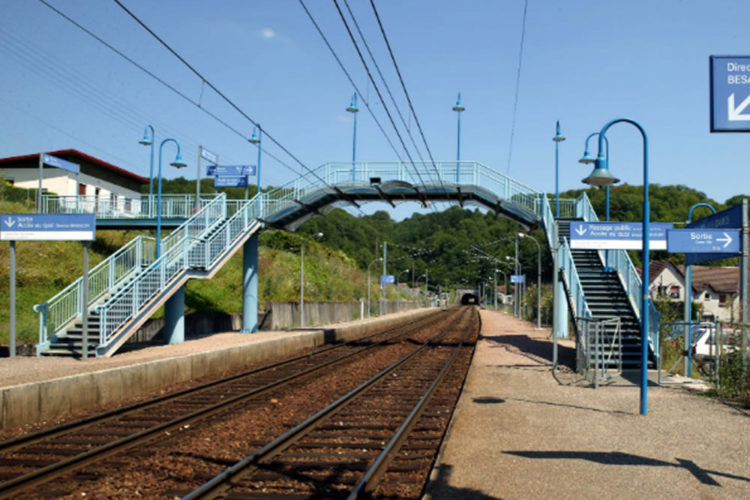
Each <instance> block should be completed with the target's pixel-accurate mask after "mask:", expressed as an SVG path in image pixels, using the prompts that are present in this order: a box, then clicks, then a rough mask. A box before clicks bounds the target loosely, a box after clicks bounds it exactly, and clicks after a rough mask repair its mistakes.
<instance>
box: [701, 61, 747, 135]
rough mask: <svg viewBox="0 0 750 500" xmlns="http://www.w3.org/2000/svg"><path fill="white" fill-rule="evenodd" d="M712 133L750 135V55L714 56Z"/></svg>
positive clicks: (711, 62)
mask: <svg viewBox="0 0 750 500" xmlns="http://www.w3.org/2000/svg"><path fill="white" fill-rule="evenodd" d="M709 67H710V73H711V78H710V83H711V97H710V99H711V132H750V56H711V57H710V58H709Z"/></svg>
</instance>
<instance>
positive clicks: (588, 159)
mask: <svg viewBox="0 0 750 500" xmlns="http://www.w3.org/2000/svg"><path fill="white" fill-rule="evenodd" d="M595 135H599V132H593V133H591V134H590V135H589V136H588V137H587V138H586V146H585V148H584V150H583V156H582V157H581V159H580V160H578V163H583V164H584V165H591V164H592V163H594V162H595V161H596V160H595V159H594V157H593V156H591V153H589V139H591V138H592V137H594V136H595ZM604 145H605V146H606V155H607V158H609V139H607V138H606V137H605V138H604ZM617 182H620V180H619V179H615V181H614V183H617ZM614 183H613V184H614ZM609 186H610V184H607V185H606V186H605V188H604V189H605V202H604V205H605V209H604V212H605V220H606V221H607V222H609ZM604 268H605V269H606V270H609V250H605V251H604Z"/></svg>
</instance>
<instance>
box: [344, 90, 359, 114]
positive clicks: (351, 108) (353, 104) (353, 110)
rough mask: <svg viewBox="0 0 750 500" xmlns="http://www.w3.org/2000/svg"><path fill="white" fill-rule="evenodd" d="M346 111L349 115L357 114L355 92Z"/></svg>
mask: <svg viewBox="0 0 750 500" xmlns="http://www.w3.org/2000/svg"><path fill="white" fill-rule="evenodd" d="M346 110H347V111H348V112H350V113H357V112H359V108H358V107H357V93H356V92H355V93H354V94H352V102H351V104H349V107H348V108H346Z"/></svg>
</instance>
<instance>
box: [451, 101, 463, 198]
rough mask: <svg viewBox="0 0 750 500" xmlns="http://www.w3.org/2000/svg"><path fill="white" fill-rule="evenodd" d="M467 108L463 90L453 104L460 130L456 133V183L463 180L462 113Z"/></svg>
mask: <svg viewBox="0 0 750 500" xmlns="http://www.w3.org/2000/svg"><path fill="white" fill-rule="evenodd" d="M465 110H466V108H465V107H463V106H462V105H461V92H459V93H458V99H456V105H455V106H453V111H455V112H456V114H457V115H458V127H457V128H458V130H457V133H456V135H457V136H458V137H457V139H456V142H457V145H456V184H459V183H460V182H461V175H460V173H461V113H462V112H463V111H465Z"/></svg>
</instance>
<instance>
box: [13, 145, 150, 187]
mask: <svg viewBox="0 0 750 500" xmlns="http://www.w3.org/2000/svg"><path fill="white" fill-rule="evenodd" d="M46 153H47V154H50V155H52V156H61V155H69V156H72V157H78V158H81V159H84V160H86V161H87V162H89V163H92V164H94V165H97V166H99V167H102V168H103V169H105V170H109V171H111V172H115V173H117V174H119V175H121V176H123V177H129V178H131V179H133V180H136V181H138V182H140V183H143V184H145V183H147V182H148V181H149V180H148V179H147V178H146V177H141V176H140V175H137V174H134V173H133V172H130V171H129V170H125V169H124V168H120V167H118V166H116V165H112V164H111V163H107V162H106V161H104V160H100V159H99V158H94V157H93V156H90V155H87V154H86V153H82V152H81V151H78V150H77V149H59V150H57V151H46ZM34 158H39V153H33V154H30V155H22V156H10V157H7V158H0V164H3V163H8V162H12V161H19V160H32V159H34Z"/></svg>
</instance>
